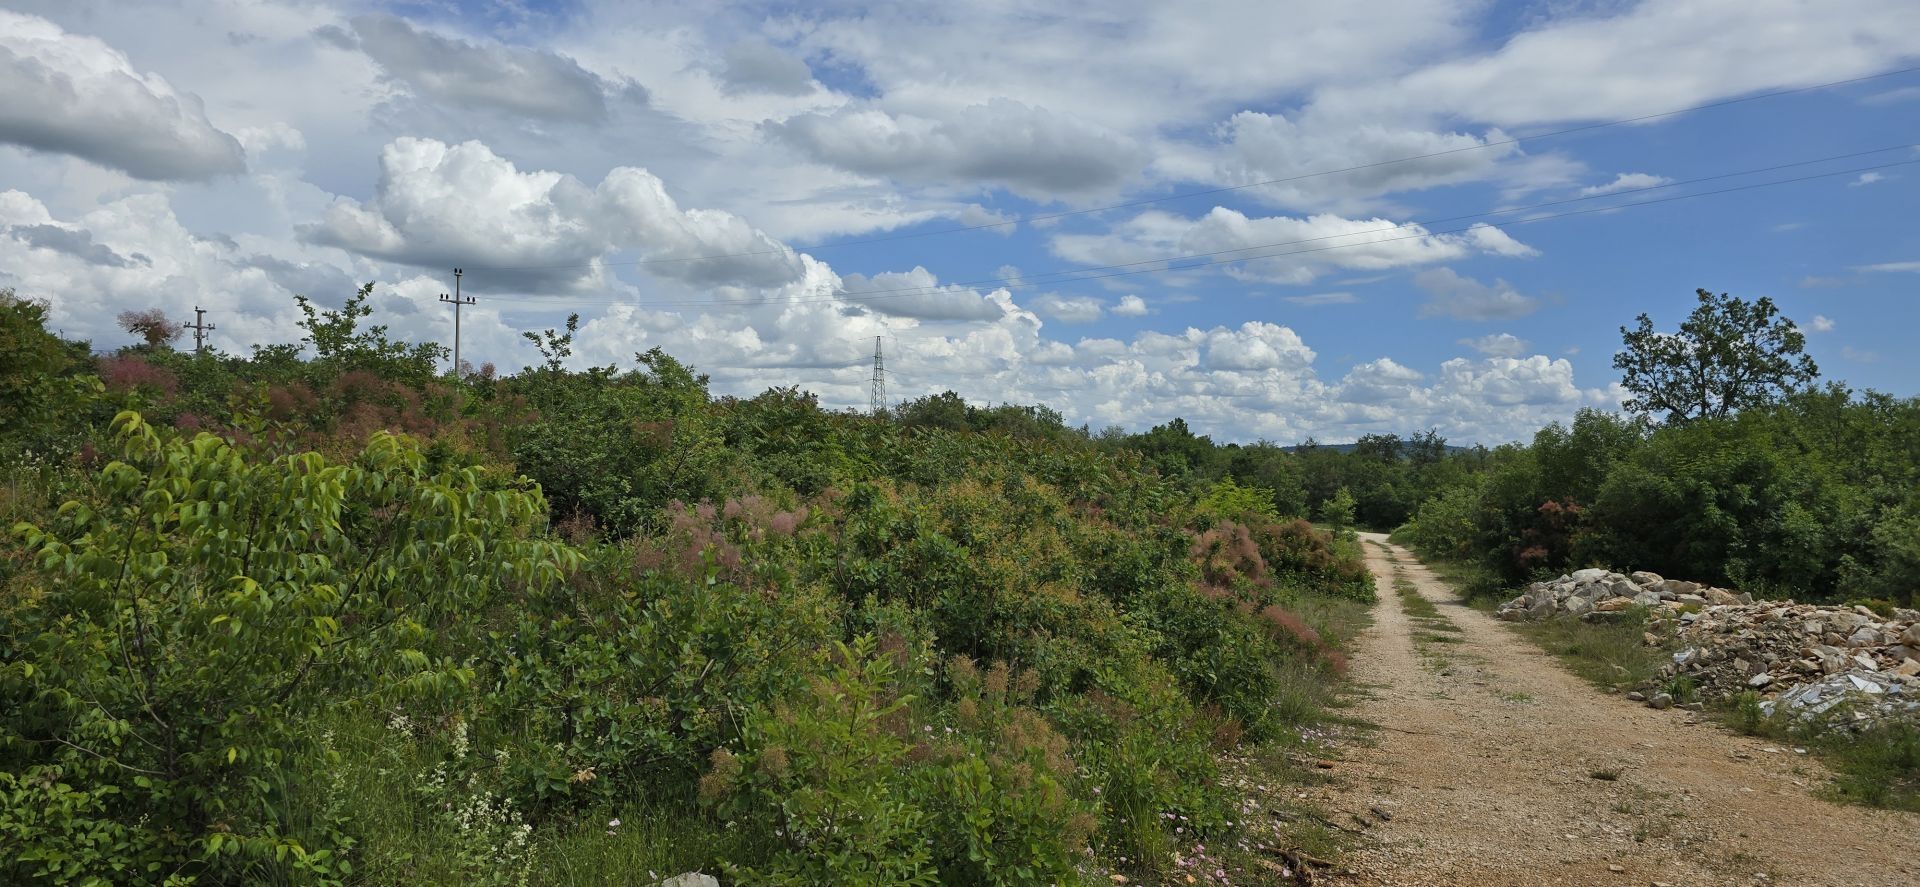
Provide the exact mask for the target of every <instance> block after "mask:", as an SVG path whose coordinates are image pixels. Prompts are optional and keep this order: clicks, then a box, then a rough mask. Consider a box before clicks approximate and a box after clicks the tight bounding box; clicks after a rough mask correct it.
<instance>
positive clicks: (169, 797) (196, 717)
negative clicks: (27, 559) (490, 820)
mask: <svg viewBox="0 0 1920 887" xmlns="http://www.w3.org/2000/svg"><path fill="white" fill-rule="evenodd" d="M115 429H116V434H117V435H118V437H119V439H120V442H121V447H122V449H121V454H122V455H121V458H122V460H121V461H115V462H112V463H111V464H109V465H108V466H107V467H106V468H105V469H104V470H103V471H102V472H101V487H102V493H103V499H102V501H98V502H79V501H75V502H69V503H68V504H67V505H65V506H64V507H62V508H61V510H60V514H59V516H58V519H57V521H56V522H55V524H54V525H53V526H52V527H51V528H41V527H38V526H34V525H31V524H22V525H20V526H19V527H17V528H16V533H17V534H18V535H19V536H20V537H21V539H22V541H23V542H24V544H25V545H26V547H27V548H28V549H29V550H30V551H32V552H33V553H34V555H35V557H36V559H37V563H38V566H39V568H40V570H41V571H42V572H41V573H40V574H39V579H38V580H37V582H38V583H39V587H38V588H37V589H36V591H35V593H34V596H33V597H34V600H33V604H32V605H31V606H30V607H27V608H24V609H21V610H15V611H9V612H7V613H6V614H5V617H6V620H7V621H6V623H5V624H4V626H0V632H4V637H5V638H6V648H7V649H8V650H10V651H12V652H10V653H9V654H8V655H7V657H6V659H5V661H4V668H0V682H3V683H0V696H3V697H4V698H5V699H6V701H7V708H8V709H9V711H10V712H11V714H10V715H9V717H8V718H7V720H6V722H5V733H4V738H3V740H0V763H3V764H4V766H3V767H0V772H4V773H6V774H7V782H6V788H7V791H8V804H9V809H8V811H7V812H6V814H5V815H4V817H0V818H4V819H5V820H6V821H7V822H8V823H9V826H10V828H11V830H12V833H11V834H10V839H11V840H10V843H12V845H13V847H14V848H15V852H13V853H10V854H8V858H7V860H5V861H4V862H0V871H4V872H6V873H7V874H8V876H9V878H8V879H9V880H16V881H17V880H25V879H28V878H48V879H52V880H66V879H82V880H84V879H88V878H103V879H110V880H125V879H141V880H145V879H167V878H176V877H178V878H191V877H198V876H206V877H209V878H212V879H215V880H222V879H234V878H237V877H239V876H241V875H242V874H243V873H247V872H253V873H255V876H257V875H259V874H260V873H262V872H265V871H274V872H277V873H279V874H278V876H281V877H288V878H293V879H297V880H303V881H316V882H329V881H337V880H340V879H341V878H343V877H344V876H345V875H346V874H347V873H348V871H349V870H350V866H348V865H347V864H346V861H345V859H344V858H343V854H344V851H346V850H347V849H349V848H350V847H351V845H352V839H351V837H350V836H349V835H348V834H347V832H346V830H345V824H346V821H345V819H344V818H343V816H342V815H341V814H339V813H338V812H337V811H336V812H335V813H334V814H332V815H328V814H325V813H324V812H323V811H325V810H326V804H325V801H324V795H325V789H324V786H319V785H310V784H299V783H296V782H292V781H290V779H289V777H290V774H297V773H302V772H316V771H319V770H321V769H323V767H322V766H321V764H320V762H321V761H322V760H324V759H325V758H326V756H327V755H328V751H327V750H326V749H325V748H324V746H323V743H322V742H321V741H320V737H318V736H317V735H315V734H314V733H313V732H312V731H311V730H308V729H306V724H307V722H308V720H309V719H310V718H312V717H314V716H315V715H316V714H317V713H318V712H320V711H321V710H323V709H324V708H325V707H327V706H329V705H334V704H340V701H341V700H396V699H402V698H430V697H434V696H441V695H445V694H448V693H451V692H453V691H455V690H457V689H458V688H460V687H461V686H463V685H464V684H465V682H467V681H468V680H470V679H471V677H472V669H471V667H470V666H469V665H467V664H466V663H465V661H464V657H462V656H460V655H457V653H458V650H459V646H458V642H459V639H460V638H462V637H463V636H465V635H466V633H467V631H468V627H467V623H466V621H465V618H464V617H465V616H466V614H468V613H470V612H473V611H474V610H477V609H481V608H483V607H484V606H486V604H487V603H488V602H489V601H491V600H493V599H494V598H495V597H496V596H497V595H499V594H500V593H501V592H502V590H503V589H504V588H506V587H507V586H508V585H509V584H512V585H516V586H520V587H525V588H540V587H543V586H545V585H547V584H550V583H552V582H553V581H554V580H556V579H557V578H558V577H559V575H560V573H561V571H562V570H564V569H566V568H568V567H569V566H571V565H572V564H573V563H574V560H575V555H574V554H573V553H572V552H571V551H569V550H567V549H566V548H564V547H562V546H559V545H556V544H553V543H550V542H547V541H544V540H542V539H540V538H539V537H538V536H537V535H535V534H534V530H535V528H536V527H537V525H538V521H539V520H540V519H541V518H542V516H543V513H544V512H543V507H542V505H543V503H542V502H541V501H540V498H539V495H538V493H535V492H530V491H526V490H524V489H522V488H520V487H519V486H518V485H517V484H516V483H515V482H513V481H511V480H510V479H505V478H499V477H496V476H494V475H493V474H491V473H490V472H487V471H484V470H481V469H476V468H467V469H460V470H454V471H448V472H443V473H437V474H435V473H429V472H427V471H426V470H425V469H424V463H423V458H422V456H421V453H420V451H419V449H418V448H417V447H416V446H415V445H414V444H412V443H411V442H410V441H408V440H406V439H404V438H398V437H392V436H388V435H377V436H375V437H374V439H373V440H372V441H370V442H369V444H368V446H367V448H366V450H365V451H364V452H363V453H362V454H361V456H360V458H359V459H358V460H356V462H355V464H352V465H329V464H326V463H325V461H324V460H322V459H320V458H319V457H318V456H314V455H312V454H308V455H304V456H283V457H279V458H274V459H264V460H263V459H259V458H256V457H253V456H252V455H250V454H248V453H246V452H244V451H243V450H241V449H239V448H237V447H236V446H235V445H233V444H232V443H230V442H228V441H226V440H223V439H220V438H217V437H213V436H211V435H200V436H198V437H195V438H194V439H192V440H190V441H188V440H179V439H174V438H170V437H167V436H165V435H163V434H162V433H160V432H159V431H157V430H155V429H153V428H151V427H150V426H148V425H147V424H146V423H145V422H143V421H142V420H141V418H140V417H139V416H138V415H136V414H132V413H127V414H122V415H121V416H120V417H119V418H118V419H116V420H115ZM49 804H54V805H58V806H59V807H60V808H61V809H64V810H65V811H67V812H65V813H63V814H61V815H59V816H57V817H45V816H43V815H42V814H41V813H40V812H38V809H39V808H42V807H45V806H46V805H49Z"/></svg>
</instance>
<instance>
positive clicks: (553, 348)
mask: <svg viewBox="0 0 1920 887" xmlns="http://www.w3.org/2000/svg"><path fill="white" fill-rule="evenodd" d="M579 331H580V315H579V313H578V312H576V313H573V314H569V315H567V331H566V333H564V334H562V333H561V332H560V331H558V330H556V329H554V328H553V327H547V331H546V332H544V333H536V332H532V331H528V332H524V333H521V334H520V338H522V339H525V340H527V341H529V342H532V343H533V347H535V348H538V349H540V358H541V359H542V360H543V361H544V362H545V363H546V367H547V373H548V374H550V375H558V374H559V372H560V370H561V368H562V366H563V365H564V363H565V362H566V359H567V358H569V357H572V356H573V336H574V334H575V333H577V332H579Z"/></svg>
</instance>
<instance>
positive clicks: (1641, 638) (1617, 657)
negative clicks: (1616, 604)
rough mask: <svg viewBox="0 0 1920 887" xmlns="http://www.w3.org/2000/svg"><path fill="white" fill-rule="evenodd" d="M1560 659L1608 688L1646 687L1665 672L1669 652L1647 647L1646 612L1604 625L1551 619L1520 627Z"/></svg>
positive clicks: (1628, 613)
mask: <svg viewBox="0 0 1920 887" xmlns="http://www.w3.org/2000/svg"><path fill="white" fill-rule="evenodd" d="M1515 627H1516V628H1517V629H1518V630H1519V632H1520V633H1521V634H1522V635H1524V636H1526V637H1527V638H1528V639H1529V640H1532V641H1533V642H1534V643H1536V644H1539V645H1540V647H1541V648H1542V649H1545V650H1546V651H1547V652H1549V653H1552V654H1553V655H1555V656H1557V657H1559V658H1560V661H1561V662H1562V663H1563V664H1565V665H1566V667H1567V670H1569V671H1571V672H1573V673H1574V674H1576V675H1579V676H1580V677H1583V678H1586V679H1587V680H1588V681H1590V682H1592V683H1593V684H1595V685H1596V686H1599V687H1602V688H1604V689H1607V690H1614V691H1620V690H1628V689H1631V688H1634V687H1640V686H1644V685H1646V684H1647V683H1649V682H1651V681H1652V680H1653V679H1654V678H1655V677H1657V676H1658V675H1659V673H1660V666H1662V665H1664V664H1666V662H1667V651H1666V650H1665V649H1664V648H1662V647H1649V646H1647V644H1646V638H1645V634H1646V628H1647V618H1646V611H1645V610H1641V609H1638V608H1636V609H1633V610H1628V611H1625V612H1623V613H1620V614H1618V615H1617V616H1616V617H1615V618H1614V619H1613V620H1610V621H1605V622H1582V621H1580V620H1578V619H1549V620H1547V621H1544V622H1527V623H1520V624H1518V625H1516V626H1515Z"/></svg>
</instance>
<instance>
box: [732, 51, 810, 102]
mask: <svg viewBox="0 0 1920 887" xmlns="http://www.w3.org/2000/svg"><path fill="white" fill-rule="evenodd" d="M720 79H721V80H723V81H725V82H726V84H727V87H728V88H729V89H730V90H733V91H735V92H770V93H775V94H778V95H806V94H808V93H810V92H813V90H814V84H813V71H812V70H810V69H808V68H807V63H806V62H804V61H802V60H800V59H797V58H794V57H793V56H792V55H789V54H788V53H787V52H786V51H784V50H782V49H780V48H779V47H776V46H774V45H773V44H771V43H768V42H767V41H765V40H763V39H760V38H757V37H754V38H749V39H746V40H742V41H740V42H738V43H735V44H734V45H733V46H731V47H729V48H728V49H727V62H726V67H725V68H724V69H722V70H721V72H720Z"/></svg>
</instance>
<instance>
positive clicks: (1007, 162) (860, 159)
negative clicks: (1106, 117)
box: [768, 99, 1145, 196]
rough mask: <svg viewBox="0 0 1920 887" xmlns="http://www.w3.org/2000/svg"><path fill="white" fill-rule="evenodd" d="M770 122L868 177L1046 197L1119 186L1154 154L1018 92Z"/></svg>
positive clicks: (799, 144)
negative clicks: (961, 104)
mask: <svg viewBox="0 0 1920 887" xmlns="http://www.w3.org/2000/svg"><path fill="white" fill-rule="evenodd" d="M768 129H769V131H771V132H772V133H773V134H774V135H776V136H777V137H778V138H780V139H781V140H783V141H785V142H786V143H788V144H790V145H793V146H794V147H795V148H797V149H799V150H800V151H802V152H803V153H805V154H806V155H807V156H809V157H811V158H813V159H815V160H818V161H820V162H822V163H826V164H830V165H833V166H836V167H840V168H842V169H846V170H849V171H851V172H855V173H859V174H862V175H870V176H883V177H887V178H891V179H896V180H898V181H901V182H905V183H908V184H917V185H942V186H948V187H957V186H966V185H970V184H988V185H1000V186H1003V187H1006V188H1009V189H1012V190H1014V191H1016V192H1020V193H1023V194H1032V195H1037V196H1053V195H1060V194H1076V193H1087V192H1094V191H1101V190H1105V189H1110V188H1113V187H1114V186H1117V185H1119V184H1120V183H1121V182H1122V181H1123V180H1124V179H1126V178H1127V177H1128V176H1129V175H1131V174H1132V173H1133V172H1134V171H1135V170H1136V169H1137V168H1138V167H1139V166H1140V165H1141V163H1142V162H1143V161H1144V159H1145V155H1144V153H1143V152H1142V150H1141V149H1140V147H1139V145H1137V144H1136V143H1134V141H1133V140H1132V139H1130V138H1128V137H1126V136H1123V135H1120V134H1119V133H1116V132H1113V131H1111V130H1107V129H1104V128H1102V127H1099V126H1097V125H1095V124H1091V123H1088V122H1086V121H1083V120H1080V119H1078V118H1075V117H1073V116H1071V115H1067V114H1061V113H1056V112H1052V111H1048V110H1046V109H1044V108H1036V107H1031V106H1028V105H1025V104H1021V103H1020V102H1017V101H1013V100H1010V99H994V100H992V101H990V102H987V103H986V104H983V105H973V106H970V107H966V108H962V109H959V110H956V111H954V112H952V113H951V114H946V115H943V116H941V117H938V118H934V117H923V116H918V115H910V114H892V113H888V112H886V111H882V110H878V109H872V108H868V109H864V110H858V109H853V108H844V109H842V110H840V111H837V112H834V113H833V114H806V115H801V116H798V117H794V118H792V119H789V120H787V121H785V122H781V123H770V124H768Z"/></svg>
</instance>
